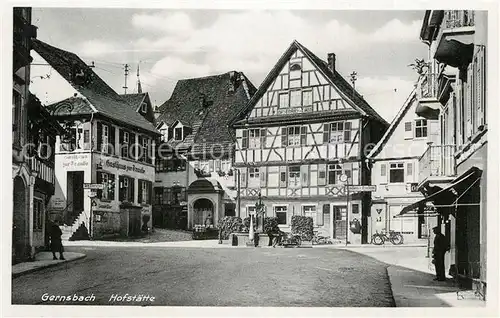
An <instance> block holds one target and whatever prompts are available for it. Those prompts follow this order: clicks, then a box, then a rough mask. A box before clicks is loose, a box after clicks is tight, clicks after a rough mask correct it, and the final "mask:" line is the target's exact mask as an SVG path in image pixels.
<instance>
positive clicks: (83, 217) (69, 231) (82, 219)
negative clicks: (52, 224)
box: [60, 211, 89, 241]
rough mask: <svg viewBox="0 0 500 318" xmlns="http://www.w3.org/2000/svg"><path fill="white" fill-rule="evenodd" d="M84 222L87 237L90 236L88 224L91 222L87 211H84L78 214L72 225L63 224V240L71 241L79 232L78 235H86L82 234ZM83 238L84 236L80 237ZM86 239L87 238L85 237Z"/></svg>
mask: <svg viewBox="0 0 500 318" xmlns="http://www.w3.org/2000/svg"><path fill="white" fill-rule="evenodd" d="M82 224H83V227H84V228H85V230H86V232H87V235H86V236H87V237H88V230H87V227H88V224H89V217H88V215H87V213H85V211H82V212H80V214H78V216H77V217H76V218H75V220H74V221H73V223H72V224H71V225H66V224H65V225H61V226H60V228H61V231H62V233H63V234H62V237H61V238H62V240H63V241H71V240H74V239H76V236H77V235H75V234H77V232H78V234H79V235H78V237H85V235H82ZM80 239H82V238H80ZM83 239H85V238H83Z"/></svg>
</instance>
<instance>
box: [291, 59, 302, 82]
mask: <svg viewBox="0 0 500 318" xmlns="http://www.w3.org/2000/svg"><path fill="white" fill-rule="evenodd" d="M301 77H302V66H301V65H300V64H299V63H294V64H292V65H290V79H291V80H294V79H300V78H301Z"/></svg>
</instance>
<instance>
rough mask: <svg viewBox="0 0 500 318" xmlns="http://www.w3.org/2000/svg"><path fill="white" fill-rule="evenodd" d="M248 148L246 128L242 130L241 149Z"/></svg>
mask: <svg viewBox="0 0 500 318" xmlns="http://www.w3.org/2000/svg"><path fill="white" fill-rule="evenodd" d="M247 148H248V130H246V129H245V130H243V139H242V140H241V149H247Z"/></svg>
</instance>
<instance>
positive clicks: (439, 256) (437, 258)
mask: <svg viewBox="0 0 500 318" xmlns="http://www.w3.org/2000/svg"><path fill="white" fill-rule="evenodd" d="M433 231H434V234H435V237H434V249H433V250H432V258H433V262H434V267H435V268H436V278H435V279H434V280H437V281H445V280H446V275H445V270H444V254H446V252H447V251H448V250H449V249H450V246H449V244H448V240H447V239H446V237H445V236H444V235H443V234H442V233H441V229H440V228H439V227H438V226H436V227H435V228H433Z"/></svg>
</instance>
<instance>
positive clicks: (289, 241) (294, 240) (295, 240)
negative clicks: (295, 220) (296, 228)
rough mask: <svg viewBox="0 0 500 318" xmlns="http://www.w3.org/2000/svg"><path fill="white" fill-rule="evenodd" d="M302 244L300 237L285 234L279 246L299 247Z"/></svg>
mask: <svg viewBox="0 0 500 318" xmlns="http://www.w3.org/2000/svg"><path fill="white" fill-rule="evenodd" d="M301 244H302V238H301V237H300V235H293V234H292V233H286V234H285V235H284V237H283V238H282V239H280V241H279V243H278V245H279V246H283V247H286V246H300V245H301Z"/></svg>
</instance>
